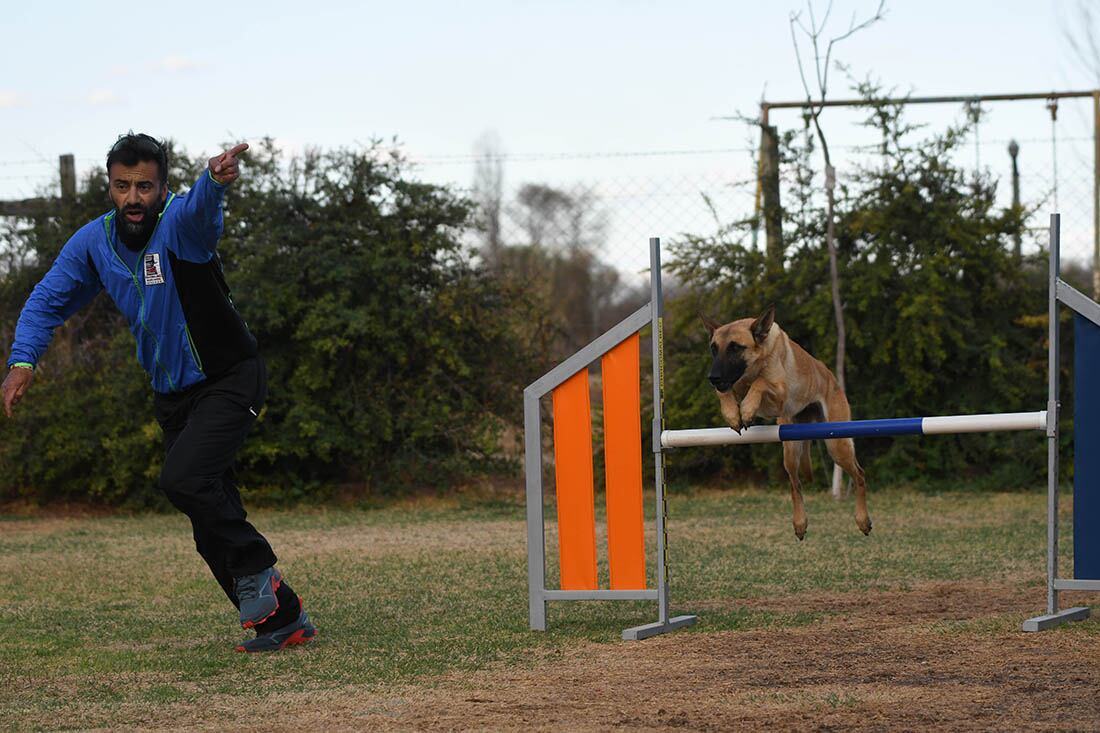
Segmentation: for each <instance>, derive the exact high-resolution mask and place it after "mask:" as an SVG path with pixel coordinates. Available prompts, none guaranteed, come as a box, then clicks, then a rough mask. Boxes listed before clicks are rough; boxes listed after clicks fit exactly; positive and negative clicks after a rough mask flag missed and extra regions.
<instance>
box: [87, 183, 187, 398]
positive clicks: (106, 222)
mask: <svg viewBox="0 0 1100 733" xmlns="http://www.w3.org/2000/svg"><path fill="white" fill-rule="evenodd" d="M175 197H176V194H174V193H173V194H169V195H168V200H167V201H165V202H164V208H163V209H161V210H160V213H159V214H157V223H156V226H154V227H153V231H152V232H151V233H150V234H149V242H152V241H153V237H154V236H155V235H156V233H157V229H159V228H160V219H161V217H162V216H164V212H165V211H168V205H169V204H171V203H172V199H174V198H175ZM114 218H115V214H114V212H113V211H112V212H111V213H110V214H108V215H107V216H106V217H105V218H104V219H103V227H104V229H106V230H107V244H108V245H109V246H110V247H111V252H113V253H114V255H115V259H117V260H118V261H119V264H121V265H122V267H123V269H125V270H126V272H128V273H129V274H130V279H131V280H133V282H134V289H135V290H137V294H138V299H139V300H140V301H141V305H140V306H139V308H138V322H139V323H141V330H142V331H144V332H145V333H147V334H149V336H150V337H151V338H152V339H153V344H154V345H155V347H156V348H154V349H153V361H154V362H155V363H156V365H157V366H158V367H160V370H161V371H162V372H164V378H165V379H167V380H168V388H169V389H170V390H171V391H173V392H175V391H176V383H175V382H173V381H172V375H171V374H169V373H168V370H167V369H165V368H164V364H162V363H161V361H160V341H159V340H157V335H156V334H155V333H153V332H152V331H150V330H149V326H148V324H147V323H146V322H145V291H143V290H142V289H141V284H140V283H138V278H137V274H136V273H135V272H134V271H133V270H131V269H130V266H129V265H127V264H126V262H125V261H124V260H123V259H122V257H121V256H120V255H119V253H118V250H117V249H115V242H114V239H113V238H112V237H111V220H112V219H114ZM149 242H146V243H145V246H144V247H142V249H141V252H140V253H139V254H138V262H139V263H141V262H144V261H145V250H147V249H149ZM187 338H188V340H190V339H191V334H190V333H188V334H187Z"/></svg>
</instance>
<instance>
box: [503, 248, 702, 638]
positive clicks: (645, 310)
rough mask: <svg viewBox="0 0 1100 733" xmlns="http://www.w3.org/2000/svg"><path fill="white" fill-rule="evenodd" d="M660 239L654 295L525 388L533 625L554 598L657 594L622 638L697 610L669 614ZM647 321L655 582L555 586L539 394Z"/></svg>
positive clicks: (687, 620)
mask: <svg viewBox="0 0 1100 733" xmlns="http://www.w3.org/2000/svg"><path fill="white" fill-rule="evenodd" d="M660 247H661V242H660V240H659V239H657V238H653V239H650V240H649V252H650V267H651V271H650V284H651V290H652V294H653V297H652V298H651V300H650V302H649V303H646V304H645V305H643V306H642V307H641V308H639V309H638V310H636V311H634V313H632V314H631V315H629V316H627V317H626V318H625V319H623V320H622V321H620V322H619V323H618V324H616V325H615V326H613V327H612V328H611V329H610V330H608V331H607V332H605V333H604V334H602V335H601V336H599V337H598V338H597V339H596V340H595V341H593V342H592V343H590V344H588V345H587V346H585V347H584V348H582V349H581V350H580V351H578V352H577V353H575V354H573V355H572V356H570V357H569V358H568V359H566V360H565V361H563V362H562V363H561V364H559V365H558V366H556V367H554V368H553V369H551V370H550V371H549V372H547V373H546V374H545V375H543V376H542V377H540V378H539V379H537V380H535V381H534V382H533V383H532V384H530V385H529V386H528V387H527V388H526V389H524V390H523V429H524V441H523V442H524V466H525V472H526V484H527V597H528V619H529V626H530V628H531V630H532V631H545V630H546V604H547V603H548V602H550V601H617V600H643V601H649V600H655V601H657V606H658V620H657V622H656V623H652V624H645V625H644V626H635V627H632V628H629V629H626V630H624V631H623V638H624V639H645V638H647V637H650V636H654V635H655V634H660V633H664V632H666V631H671V630H673V629H677V628H681V627H683V626H689V625H691V624H694V623H695V622H696V621H698V617H696V616H677V617H675V618H671V619H670V618H669V616H668V606H669V593H668V563H667V559H666V552H667V536H666V524H665V523H666V520H667V509H666V506H665V497H664V489H665V487H664V457H663V455H662V452H661V450H662V449H661V445H660V435H661V431H660V429H659V428H660V426H662V425H663V424H664V418H663V416H662V413H661V408H662V405H663V403H662V396H661V393H662V392H663V387H664V355H663V347H664V344H663V339H662V336H663V334H662V329H663V321H662V319H663V317H664V302H663V299H662V295H661V255H660ZM646 325H652V326H653V409H654V419H653V425H654V432H653V435H654V453H655V466H656V478H655V489H656V495H657V559H656V563H657V567H656V572H657V588H656V589H652V588H646V589H638V590H602V589H601V590H553V589H548V588H547V587H546V526H545V523H544V520H545V516H544V511H543V486H542V419H541V418H542V412H541V410H542V407H541V399H542V398H543V397H545V396H546V395H548V394H550V392H552V391H553V390H554V389H555V388H556V387H558V386H560V385H561V384H562V383H564V382H565V381H566V380H567V379H569V378H570V377H572V376H573V375H574V374H576V373H577V372H579V371H580V370H581V369H584V368H586V367H588V366H590V365H592V364H593V363H595V362H598V361H599V359H600V358H601V357H602V356H603V355H604V354H605V353H607V352H608V351H610V350H611V349H613V348H615V347H616V346H618V345H619V344H620V343H622V342H623V341H624V340H625V339H627V338H629V337H630V336H632V335H633V334H635V333H637V332H638V331H640V330H641V329H642V328H644V327H645V326H646Z"/></svg>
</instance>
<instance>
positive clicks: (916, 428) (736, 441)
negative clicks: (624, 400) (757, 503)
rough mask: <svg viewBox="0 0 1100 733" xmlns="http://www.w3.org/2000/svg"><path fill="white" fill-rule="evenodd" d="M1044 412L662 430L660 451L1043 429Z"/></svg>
mask: <svg viewBox="0 0 1100 733" xmlns="http://www.w3.org/2000/svg"><path fill="white" fill-rule="evenodd" d="M1046 429H1047V411H1046V410H1042V411H1040V412H998V413H993V414H990V415H946V416H943V417H898V418H889V419H886V420H851V421H848V422H819V423H791V424H789V425H753V426H752V427H748V428H744V429H742V430H741V432H740V433H738V432H737V431H735V430H733V428H701V429H696V430H665V431H664V432H662V433H661V447H662V448H691V447H694V446H704V445H743V444H746V443H780V442H783V441H786V440H824V439H828V438H874V437H879V438H885V437H889V436H894V435H949V434H954V433H993V432H1005V431H1010V430H1044V431H1045V430H1046Z"/></svg>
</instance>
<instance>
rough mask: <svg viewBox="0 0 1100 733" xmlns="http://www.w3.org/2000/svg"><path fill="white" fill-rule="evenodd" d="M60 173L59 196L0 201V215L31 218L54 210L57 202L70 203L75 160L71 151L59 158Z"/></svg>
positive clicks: (74, 176)
mask: <svg viewBox="0 0 1100 733" xmlns="http://www.w3.org/2000/svg"><path fill="white" fill-rule="evenodd" d="M58 164H59V170H60V175H61V198H52V197H51V198H33V199H22V200H19V201H0V216H18V217H23V218H27V219H29V218H31V217H32V216H37V215H39V214H46V213H50V212H51V211H56V209H57V205H58V204H59V203H67V204H68V203H72V202H73V201H75V200H76V162H75V159H74V158H73V155H72V153H66V154H65V155H62V156H61V157H60V159H59V162H58Z"/></svg>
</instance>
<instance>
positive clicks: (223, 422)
mask: <svg viewBox="0 0 1100 733" xmlns="http://www.w3.org/2000/svg"><path fill="white" fill-rule="evenodd" d="M266 397H267V375H266V373H265V371H264V364H263V362H262V361H261V360H260V359H259V357H256V358H252V359H248V360H246V361H243V362H241V363H240V364H237V365H236V366H234V367H232V368H231V369H229V370H228V371H226V372H224V373H223V374H220V375H218V376H217V377H214V378H211V379H208V380H206V381H204V382H200V383H199V384H196V385H194V386H192V387H189V388H187V389H185V390H183V391H182V392H173V393H171V394H160V393H158V394H156V395H154V407H155V411H156V417H157V422H159V423H160V426H161V428H162V429H163V430H164V440H165V446H166V450H167V455H166V457H165V459H164V467H163V469H162V470H161V474H160V488H161V490H162V491H164V493H165V495H167V497H168V500H169V501H171V502H172V505H173V506H175V507H176V508H177V509H179V510H180V511H181V512H183V513H184V514H186V515H187V516H188V517H189V518H190V519H191V527H192V529H193V530H194V534H195V548H196V549H197V550H198V551H199V554H200V555H202V557H203V559H204V560H205V561H206V564H207V565H209V566H210V571H211V572H212V573H213V574H214V577H215V578H216V579H217V581H218V583H219V584H220V585H221V587H222V589H223V590H224V591H225V594H226V595H227V596H228V597H229V600H231V601H233V603H234V605H239V604H238V602H237V596H236V594H235V593H234V592H233V578H235V577H240V576H243V575H252V574H254V573H258V572H260V571H261V570H264V569H266V568H269V567H271V566H272V565H274V564H275V553H274V552H272V550H271V545H269V544H268V542H267V540H266V539H264V536H263V535H261V534H260V533H259V532H258V531H256V528H255V527H253V526H252V524H251V523H249V522H248V520H247V519H246V516H247V514H246V513H245V510H244V507H243V506H242V505H241V495H240V492H238V490H237V484H236V481H235V480H234V477H233V461H234V458H235V456H236V454H237V451H238V450H239V449H240V447H241V445H242V444H243V443H244V438H245V435H247V433H248V431H249V429H250V428H251V427H252V423H253V421H255V419H256V415H258V414H259V412H260V408H261V407H263V404H264V400H265V399H266ZM288 590H289V588H288Z"/></svg>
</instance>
